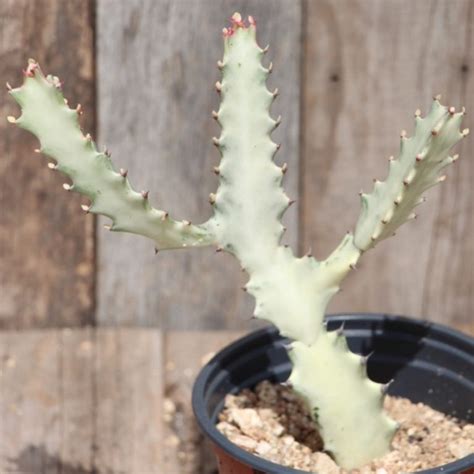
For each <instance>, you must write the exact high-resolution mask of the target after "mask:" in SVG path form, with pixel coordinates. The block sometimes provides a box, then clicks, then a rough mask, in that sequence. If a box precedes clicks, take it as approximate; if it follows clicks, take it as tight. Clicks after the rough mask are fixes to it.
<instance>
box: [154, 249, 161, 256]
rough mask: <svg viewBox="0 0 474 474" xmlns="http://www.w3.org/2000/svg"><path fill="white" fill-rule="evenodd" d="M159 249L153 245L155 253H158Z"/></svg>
mask: <svg viewBox="0 0 474 474" xmlns="http://www.w3.org/2000/svg"><path fill="white" fill-rule="evenodd" d="M159 251H160V250H159V249H157V248H156V247H155V255H158V252H159Z"/></svg>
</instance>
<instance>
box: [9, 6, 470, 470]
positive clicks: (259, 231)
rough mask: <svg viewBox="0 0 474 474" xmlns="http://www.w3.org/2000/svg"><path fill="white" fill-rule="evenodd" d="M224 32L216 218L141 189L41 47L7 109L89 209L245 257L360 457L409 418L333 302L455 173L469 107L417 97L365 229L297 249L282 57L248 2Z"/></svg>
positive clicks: (267, 311) (134, 227)
mask: <svg viewBox="0 0 474 474" xmlns="http://www.w3.org/2000/svg"><path fill="white" fill-rule="evenodd" d="M223 34H224V57H223V59H222V61H219V62H218V67H219V69H220V70H221V71H222V80H221V81H220V82H217V83H216V89H217V91H218V93H219V94H220V96H221V104H220V107H219V110H218V111H217V112H213V117H214V118H215V119H216V120H217V122H218V123H219V124H220V126H221V127H222V131H221V134H220V136H219V137H218V138H213V141H214V143H215V145H216V146H217V148H218V150H219V152H220V154H221V161H220V164H219V166H218V167H216V168H215V172H216V174H218V175H219V187H218V189H217V191H216V193H215V194H211V195H210V198H209V200H210V202H211V204H212V206H213V215H212V217H211V218H210V219H209V220H208V221H207V222H205V223H203V224H200V225H193V224H191V223H190V222H189V221H186V220H174V219H173V218H171V217H170V216H169V215H168V213H167V212H165V211H163V210H158V209H155V208H154V207H152V206H151V204H150V202H149V200H148V192H146V191H143V192H137V191H134V190H133V189H132V187H131V186H130V182H129V180H128V177H127V171H126V170H123V169H119V170H116V169H115V168H114V166H113V164H112V161H111V159H110V154H109V153H108V152H107V151H104V152H100V151H98V150H97V148H96V145H95V143H94V142H93V140H92V138H91V136H90V135H89V134H86V135H84V134H83V132H82V131H81V129H80V126H79V121H78V115H79V114H80V112H81V109H80V106H78V107H77V108H75V109H71V108H70V107H69V106H68V103H67V100H65V99H64V97H63V95H62V92H61V83H60V81H59V80H58V78H56V77H53V76H47V77H45V76H44V75H43V73H42V72H41V70H40V68H39V66H38V64H37V63H36V62H35V61H33V60H30V61H29V64H28V67H27V69H26V71H25V73H24V75H25V80H24V83H23V85H22V86H21V87H19V88H16V89H11V88H10V93H11V95H12V96H13V98H14V99H15V100H16V101H17V102H18V104H19V105H20V107H21V110H22V114H21V116H20V117H19V118H17V119H15V118H13V117H8V120H9V121H10V122H12V123H16V124H17V125H19V126H20V127H22V128H24V129H26V130H29V131H30V132H31V133H33V134H34V135H36V137H37V138H38V139H39V141H40V143H41V147H40V148H39V149H38V150H36V151H38V152H41V153H44V154H45V155H48V156H49V157H51V158H52V159H53V160H54V161H53V162H51V163H50V164H49V167H50V168H52V169H55V170H58V171H60V172H62V173H64V174H65V175H67V176H68V177H69V178H70V180H71V183H70V184H69V183H67V184H64V188H65V189H66V190H67V191H77V192H79V193H81V194H83V195H84V196H86V197H87V198H88V199H89V201H90V203H89V204H87V205H86V204H85V205H83V209H84V211H85V212H91V213H95V214H103V215H105V216H107V217H109V218H110V219H111V221H112V223H111V225H110V227H109V229H110V230H111V231H122V232H131V233H135V234H140V235H143V236H145V237H148V238H150V239H152V240H153V241H154V242H155V246H156V249H157V250H161V249H177V248H185V247H200V246H208V245H214V246H216V248H217V250H219V251H220V250H223V251H226V252H229V253H230V254H232V255H234V256H235V257H236V258H238V259H239V261H240V263H241V265H242V267H243V268H244V269H245V270H246V271H247V272H248V274H249V276H250V278H249V281H248V282H247V284H246V286H245V289H246V290H247V291H248V292H249V293H251V294H252V295H253V296H254V297H255V299H256V307H255V316H256V317H257V318H261V319H264V320H267V321H270V322H272V323H273V324H275V325H276V326H277V327H278V329H279V331H280V332H281V334H283V335H284V336H287V337H288V338H290V339H291V341H292V342H291V343H290V345H289V346H288V351H289V356H290V359H291V361H292V365H293V369H292V373H291V376H290V379H289V380H290V382H291V384H292V385H293V387H294V389H295V390H296V391H297V392H298V393H299V394H301V395H302V396H303V398H304V399H305V400H306V401H307V403H308V405H309V407H310V408H311V411H312V413H313V414H314V417H315V419H316V421H317V423H318V425H319V427H320V431H321V434H322V436H323V439H324V443H325V449H326V450H327V451H328V452H330V453H331V454H332V455H333V456H334V458H335V460H336V461H337V462H338V463H339V464H340V465H341V466H343V467H345V468H355V467H358V466H360V465H362V464H364V463H366V462H368V461H370V460H371V459H373V458H375V457H378V456H381V455H383V454H384V453H385V452H387V451H388V450H389V448H390V443H391V440H392V438H393V435H394V433H395V431H396V429H397V424H396V423H395V422H394V421H393V420H391V419H390V418H389V417H388V416H387V415H386V414H385V413H384V411H383V397H384V394H385V391H386V390H385V387H384V386H383V385H380V384H377V383H375V382H373V381H371V380H370V379H369V378H368V377H367V374H366V358H365V357H361V356H358V355H356V354H354V353H352V352H350V350H349V349H348V346H347V343H346V339H345V336H344V331H343V328H340V329H339V330H337V331H331V332H329V331H328V330H327V329H326V327H325V325H324V313H325V309H326V306H327V304H328V302H329V301H330V299H331V298H332V296H334V295H335V294H336V293H337V292H338V291H339V286H340V283H341V281H342V280H343V278H344V277H345V276H346V275H347V274H348V273H349V272H350V271H351V269H353V268H354V267H355V265H356V264H357V262H358V260H359V258H360V257H361V255H362V254H363V253H364V252H365V251H367V250H368V249H370V248H371V247H373V246H374V245H376V244H377V243H378V242H380V241H381V240H383V239H385V238H387V237H390V236H391V235H393V234H394V232H395V231H396V230H397V228H398V227H399V226H400V225H401V224H403V223H404V222H406V221H407V220H409V219H412V218H414V217H415V216H416V215H415V214H414V209H415V207H416V206H418V205H419V204H421V203H422V202H423V201H424V198H423V193H424V192H425V191H426V190H427V189H428V188H430V187H431V186H434V185H435V184H438V183H440V182H441V181H443V180H444V176H443V175H440V173H441V172H442V170H443V169H444V168H445V167H446V166H447V165H449V164H450V163H452V162H454V161H455V160H456V159H457V155H455V156H450V155H449V154H448V152H449V149H450V148H451V147H452V146H453V145H454V144H455V143H457V142H458V141H459V140H460V139H461V138H462V137H463V136H466V135H467V133H468V130H463V131H460V124H461V120H462V117H463V115H464V110H462V111H460V112H456V110H455V109H454V108H453V107H449V108H448V107H445V106H443V105H441V104H440V102H439V97H436V98H435V99H434V101H433V105H432V108H431V111H430V112H429V114H428V115H427V116H426V117H422V116H421V114H420V112H419V111H417V112H416V114H415V115H416V126H415V132H414V134H413V136H412V137H407V136H406V133H405V132H402V135H401V142H400V152H399V155H398V157H397V158H391V159H390V168H389V173H388V177H387V179H386V180H385V181H375V185H374V189H373V191H372V192H371V193H370V194H361V202H362V211H361V214H360V217H359V220H358V222H357V224H356V226H355V231H354V232H353V233H347V235H345V236H344V237H343V239H342V242H341V243H340V244H339V246H338V247H337V248H336V249H335V250H334V251H333V252H332V253H331V255H329V257H328V258H327V259H326V260H323V261H317V260H316V259H315V258H314V257H312V256H311V255H305V256H303V257H297V256H295V255H294V254H293V252H292V250H291V249H290V248H288V247H287V246H283V245H281V244H280V240H281V237H282V234H283V232H284V227H283V225H282V224H281V218H282V215H283V214H284V212H285V211H286V209H287V208H288V207H289V206H290V205H291V203H292V201H291V200H290V199H289V198H288V197H287V196H286V195H285V193H284V191H283V189H282V187H281V183H282V180H283V177H284V175H285V172H286V169H287V167H286V165H283V166H282V167H280V166H277V165H276V164H275V162H274V156H275V154H276V153H277V151H278V149H279V145H277V144H276V143H274V142H273V141H272V139H271V133H272V131H273V130H274V129H275V128H276V127H277V126H278V125H279V123H280V118H278V119H276V120H275V119H273V118H272V117H271V116H270V113H269V110H270V106H271V104H272V102H273V101H274V100H275V98H276V97H277V94H278V91H277V90H275V91H273V92H271V91H269V90H268V89H267V87H266V79H267V77H268V75H269V73H270V72H271V65H270V66H269V67H264V66H263V65H262V58H263V57H264V55H265V53H266V49H262V48H260V47H259V46H258V44H257V42H256V26H255V21H254V19H253V18H252V17H249V18H248V23H247V22H245V21H244V20H242V17H241V15H240V14H238V13H235V14H234V15H233V16H232V25H231V26H230V27H229V28H224V30H223Z"/></svg>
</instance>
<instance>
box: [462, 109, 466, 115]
mask: <svg viewBox="0 0 474 474" xmlns="http://www.w3.org/2000/svg"><path fill="white" fill-rule="evenodd" d="M461 113H462V114H463V115H466V108H465V107H461Z"/></svg>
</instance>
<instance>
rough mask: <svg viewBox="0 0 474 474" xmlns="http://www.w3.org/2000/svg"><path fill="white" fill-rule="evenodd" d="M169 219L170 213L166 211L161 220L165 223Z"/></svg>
mask: <svg viewBox="0 0 474 474" xmlns="http://www.w3.org/2000/svg"><path fill="white" fill-rule="evenodd" d="M168 217H169V212H166V211H164V212H163V215H162V216H161V220H162V221H165V220H166V219H168Z"/></svg>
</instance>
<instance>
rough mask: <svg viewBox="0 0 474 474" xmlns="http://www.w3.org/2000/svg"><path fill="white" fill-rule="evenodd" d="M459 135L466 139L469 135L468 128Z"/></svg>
mask: <svg viewBox="0 0 474 474" xmlns="http://www.w3.org/2000/svg"><path fill="white" fill-rule="evenodd" d="M461 135H462V136H463V137H467V136H468V135H469V129H468V128H465V129H464V130H463V131H462V132H461Z"/></svg>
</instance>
